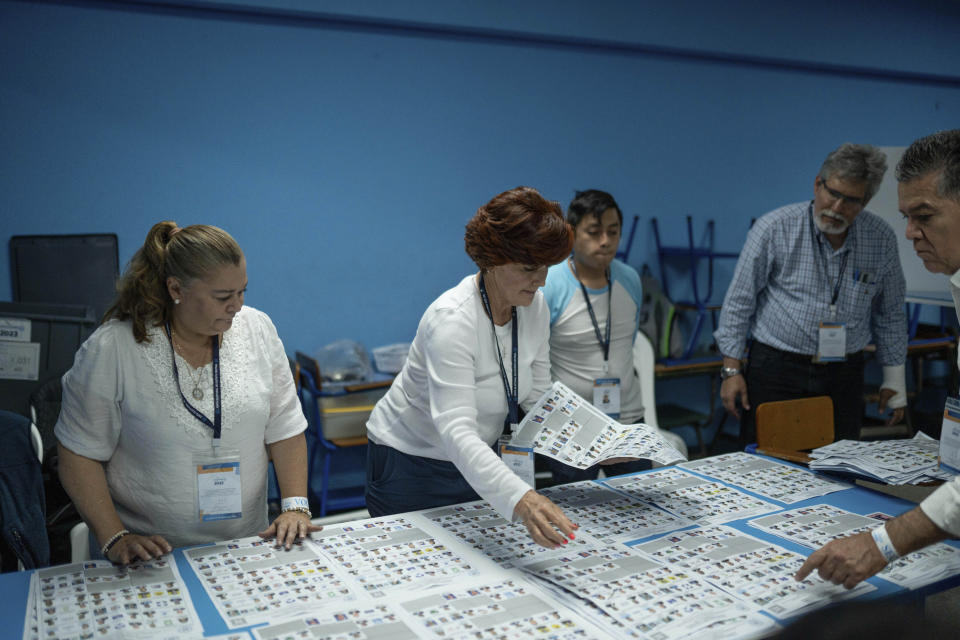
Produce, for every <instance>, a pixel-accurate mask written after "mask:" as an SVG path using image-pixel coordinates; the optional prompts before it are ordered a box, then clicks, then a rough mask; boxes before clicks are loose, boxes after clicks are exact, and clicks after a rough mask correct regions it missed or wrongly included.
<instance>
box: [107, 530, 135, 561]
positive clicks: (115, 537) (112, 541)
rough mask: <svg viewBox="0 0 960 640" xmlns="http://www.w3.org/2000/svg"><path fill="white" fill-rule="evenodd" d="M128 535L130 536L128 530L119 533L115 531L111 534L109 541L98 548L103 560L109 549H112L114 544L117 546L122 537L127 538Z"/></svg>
mask: <svg viewBox="0 0 960 640" xmlns="http://www.w3.org/2000/svg"><path fill="white" fill-rule="evenodd" d="M128 535H130V532H129V531H128V530H126V529H120V531H117V532H116V533H115V534H113V535H112V536H110V539H109V540H107V541H106V542H105V543H103V546H102V547H100V554H101V555H102V556H103V557H104V558H106V557H107V554H108V553H110V549H113V545H115V544H117V543H118V542H120V538H122V537H123V536H128Z"/></svg>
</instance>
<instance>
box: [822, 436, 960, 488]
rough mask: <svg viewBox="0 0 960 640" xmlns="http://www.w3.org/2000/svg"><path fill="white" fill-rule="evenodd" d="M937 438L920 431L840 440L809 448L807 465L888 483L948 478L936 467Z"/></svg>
mask: <svg viewBox="0 0 960 640" xmlns="http://www.w3.org/2000/svg"><path fill="white" fill-rule="evenodd" d="M939 451H940V441H939V440H935V439H933V438H931V437H930V436H928V435H926V434H924V433H923V432H922V431H921V432H917V435H916V436H914V437H913V438H905V439H902V440H881V441H877V442H858V441H856V440H839V441H837V442H834V443H832V444H828V445H826V446H824V447H820V448H819V449H814V450H813V451H811V452H810V457H811V458H812V460H811V461H810V468H811V469H813V470H816V471H840V472H843V473H852V474H855V475H860V476H863V477H866V478H869V479H872V480H876V481H878V482H885V483H887V484H921V483H924V482H933V481H937V480H949V479H950V478H952V477H953V476H954V474H953V473H951V472H949V471H946V470H944V469H940V468H939V464H938V460H939V458H938V455H939Z"/></svg>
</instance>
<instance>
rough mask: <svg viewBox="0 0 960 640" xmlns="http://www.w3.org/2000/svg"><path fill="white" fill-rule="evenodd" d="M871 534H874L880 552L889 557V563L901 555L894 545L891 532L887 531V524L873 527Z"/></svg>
mask: <svg viewBox="0 0 960 640" xmlns="http://www.w3.org/2000/svg"><path fill="white" fill-rule="evenodd" d="M870 535H871V536H873V541H874V542H875V543H876V544H877V549H879V550H880V553H881V554H883V557H884V558H886V559H887V562H888V563H890V562H893V561H894V560H896V559H897V558H899V557H900V554H899V553H897V549H896V547H894V546H893V541H892V540H890V534H889V533H887V526H886V525H885V524H882V525H880V526H879V527H877V528H876V529H873V530H872V531H871V532H870Z"/></svg>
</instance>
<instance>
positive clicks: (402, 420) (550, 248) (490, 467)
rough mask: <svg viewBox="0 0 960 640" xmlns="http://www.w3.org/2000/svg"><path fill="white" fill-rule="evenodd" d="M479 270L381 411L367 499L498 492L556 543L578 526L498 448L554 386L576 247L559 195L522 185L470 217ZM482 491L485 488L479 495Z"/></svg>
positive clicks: (420, 500)
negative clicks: (552, 308) (565, 283)
mask: <svg viewBox="0 0 960 640" xmlns="http://www.w3.org/2000/svg"><path fill="white" fill-rule="evenodd" d="M464 239H465V242H466V250H467V254H468V255H469V256H470V257H471V258H472V259H473V261H474V262H476V263H477V266H478V267H479V268H480V271H479V273H475V274H471V275H469V276H467V277H466V278H464V279H463V280H461V281H460V284H458V285H457V286H455V287H454V288H452V289H450V290H449V291H447V292H445V293H444V294H443V295H441V296H440V297H439V298H437V299H436V300H435V301H434V302H433V304H431V305H430V306H429V307H428V308H427V311H426V312H425V313H424V314H423V317H422V318H421V320H420V326H419V327H418V328H417V335H416V337H415V338H414V340H413V344H412V345H411V347H410V353H409V355H408V357H407V363H406V365H404V368H403V370H402V371H401V372H400V374H399V375H398V376H397V378H396V380H395V381H394V383H393V386H392V387H391V388H390V391H389V392H388V393H387V395H386V396H384V397H383V399H381V400H380V402H378V403H377V406H376V407H375V408H374V410H373V413H372V414H371V415H370V420H369V422H368V423H367V432H368V435H369V437H370V450H369V454H368V458H367V508H368V509H369V511H370V514H371V515H373V516H382V515H387V514H391V513H399V512H403V511H413V510H417V509H426V508H430V507H438V506H445V505H449V504H456V503H458V502H468V501H471V500H477V499H479V498H480V497H482V498H483V499H485V500H487V501H489V502H490V503H491V504H492V505H493V507H494V508H495V509H496V510H497V511H498V512H499V513H500V514H501V515H502V516H504V517H505V518H507V519H514V518H518V519H521V520H523V522H524V524H525V525H526V527H527V530H528V531H529V532H530V535H531V536H532V537H533V539H534V540H535V541H536V542H537V543H538V544H541V545H543V546H546V547H557V546H559V545H560V544H564V543H565V542H566V541H567V538H568V537H570V538H572V537H573V531H574V529H575V528H576V527H575V526H574V525H573V523H571V522H570V520H568V519H567V517H566V516H565V515H564V514H563V512H562V511H561V510H560V508H559V507H557V506H556V505H555V504H554V503H553V502H551V501H550V500H549V499H547V498H546V497H544V496H541V495H539V494H538V493H537V492H536V491H534V490H533V489H531V488H530V486H529V485H527V484H526V483H525V482H524V481H523V480H521V479H520V478H519V476H517V475H516V474H514V473H513V471H511V470H510V469H509V468H508V467H507V465H506V464H504V462H503V461H502V460H500V458H499V457H498V456H497V454H496V453H495V452H494V450H493V448H492V445H494V444H495V443H496V442H497V440H498V438H499V437H500V435H501V434H502V433H503V432H504V427H505V423H506V424H509V423H511V422H515V421H516V420H517V415H516V412H517V410H518V405H519V407H529V406H530V405H532V404H533V403H534V402H536V400H537V399H538V398H539V397H540V395H541V394H542V393H543V392H544V391H546V390H547V389H548V388H549V387H550V352H549V343H548V341H549V338H550V312H549V310H548V309H547V305H546V303H545V302H544V299H543V294H542V293H541V292H540V287H541V286H542V285H543V283H544V279H545V278H546V275H547V267H548V266H550V265H552V264H556V263H557V262H560V261H561V260H564V259H565V258H566V257H567V256H568V255H570V249H571V245H572V244H573V233H572V231H571V229H570V227H569V225H567V223H566V222H565V221H564V219H563V211H562V210H561V208H560V205H558V204H557V203H556V202H549V201H547V200H545V199H544V198H543V196H541V195H540V194H539V193H538V192H537V191H536V190H535V189H531V188H530V187H517V188H516V189H512V190H510V191H505V192H504V193H501V194H500V195H498V196H496V197H495V198H493V199H492V200H491V201H490V202H488V203H487V204H485V205H484V206H482V207H480V209H479V210H477V213H476V215H475V216H474V217H473V219H472V220H470V222H469V223H468V224H467V231H466V235H465V238H464ZM478 494H479V495H478Z"/></svg>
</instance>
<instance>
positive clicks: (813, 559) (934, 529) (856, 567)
mask: <svg viewBox="0 0 960 640" xmlns="http://www.w3.org/2000/svg"><path fill="white" fill-rule="evenodd" d="M886 529H887V535H889V536H890V542H892V543H893V547H894V549H896V550H897V553H899V554H900V555H906V554H908V553H910V552H911V551H916V550H917V549H922V548H923V547H926V546H927V545H931V544H933V543H935V542H940V541H941V540H946V539H947V538H949V537H950V535H949V534H948V533H947V532H946V531H943V530H942V529H940V527H938V526H937V525H935V524H934V523H933V521H931V520H930V518H928V517H927V514H925V513H924V512H923V511H922V510H921V509H920V507H914V508H913V509H911V510H910V511H907V512H906V513H904V514H903V515H901V516H898V517H896V518H894V519H893V520H890V521H889V522H887V524H886ZM885 566H887V561H886V559H885V558H884V557H883V554H882V553H880V550H879V549H878V548H877V544H876V543H875V542H874V541H873V537H872V536H871V535H870V533H868V532H865V533H858V534H857V535H855V536H850V537H848V538H841V539H839V540H834V541H832V542H830V543H828V544H826V545H824V546H823V547H822V548H820V549H819V550H817V551H814V552H813V553H812V554H811V555H810V557H809V558H807V561H806V562H804V563H803V566H802V567H800V570H799V571H797V575H796V576H795V578H796V579H797V580H803V579H804V578H806V577H807V576H808V575H809V574H810V573H811V572H812V571H813V570H814V569H817V570H818V573H819V575H820V577H821V578H823V579H824V580H829V581H830V582H833V583H834V584H842V585H843V586H845V587H846V588H847V589H852V588H853V587H855V586H856V585H857V584H858V583H859V582H860V581H861V580H865V579H867V578H869V577H870V576H872V575H874V574H876V573H877V572H878V571H881V570H882V569H883V568H884V567H885Z"/></svg>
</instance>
